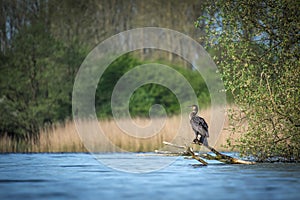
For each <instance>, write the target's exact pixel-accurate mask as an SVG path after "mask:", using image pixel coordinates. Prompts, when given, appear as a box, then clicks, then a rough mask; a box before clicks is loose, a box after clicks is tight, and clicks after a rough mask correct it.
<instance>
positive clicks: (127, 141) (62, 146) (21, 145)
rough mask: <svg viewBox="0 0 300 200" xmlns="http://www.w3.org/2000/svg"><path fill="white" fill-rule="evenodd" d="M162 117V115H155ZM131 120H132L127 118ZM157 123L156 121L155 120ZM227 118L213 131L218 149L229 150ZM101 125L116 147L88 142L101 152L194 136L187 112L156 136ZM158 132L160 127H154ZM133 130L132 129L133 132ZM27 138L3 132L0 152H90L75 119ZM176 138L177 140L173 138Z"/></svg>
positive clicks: (143, 148)
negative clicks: (220, 129)
mask: <svg viewBox="0 0 300 200" xmlns="http://www.w3.org/2000/svg"><path fill="white" fill-rule="evenodd" d="M210 113H211V110H210V109H206V110H202V111H201V115H202V116H203V117H204V118H205V119H207V120H209V119H210ZM133 120H134V122H135V123H136V124H138V125H139V126H145V125H147V124H149V122H150V121H149V119H146V118H140V117H139V118H134V119H133ZM154 120H162V119H154ZM127 121H128V123H132V122H131V121H129V120H127ZM90 123H92V122H88V121H87V122H85V126H87V127H89V124H90ZM154 123H155V122H154ZM179 124H182V127H183V130H182V131H180V132H178V128H177V127H178V126H179ZM227 125H228V119H226V121H225V128H224V130H223V131H222V132H221V133H220V135H214V134H211V137H210V138H209V142H210V144H211V145H213V146H215V147H216V149H219V150H228V149H227V148H225V147H224V145H225V144H226V138H228V137H229V132H228V131H227V130H226V127H227ZM99 126H100V127H101V129H102V130H103V133H105V136H106V137H107V138H108V141H110V142H111V143H112V144H113V146H115V147H116V148H115V149H112V148H110V149H105V147H106V146H108V145H107V143H106V142H105V141H103V140H101V139H100V138H99V139H98V140H97V138H96V139H95V140H93V144H89V145H88V146H98V147H99V151H100V152H108V151H120V150H123V151H125V152H126V151H127V152H153V151H154V150H159V149H161V148H162V147H163V141H174V142H178V143H186V144H189V143H190V142H191V141H192V140H193V138H194V133H193V132H192V130H191V128H190V127H189V121H188V116H185V117H184V118H181V117H180V116H173V117H169V118H167V119H166V124H165V126H164V127H163V128H162V129H161V130H160V131H159V132H158V133H157V134H155V135H154V136H152V137H147V138H142V135H141V134H137V136H138V137H136V138H134V137H132V136H130V135H129V134H127V133H125V132H123V131H122V130H121V129H120V128H119V127H118V126H117V124H116V123H115V121H114V120H104V119H103V120H100V121H99ZM152 129H153V131H155V132H157V127H153V128H152ZM131 134H132V133H131ZM28 138H29V139H27V140H17V139H16V138H12V137H9V136H8V135H3V136H2V137H1V138H0V152H2V153H10V152H19V153H40V152H43V153H53V152H88V150H87V149H86V148H85V146H84V144H83V142H82V140H81V138H80V136H79V134H78V132H77V130H76V127H75V124H74V122H73V121H68V122H66V123H64V124H56V125H52V126H51V127H48V128H44V129H42V130H41V131H40V133H39V136H38V137H37V138H35V139H34V138H32V137H28ZM174 139H175V140H174Z"/></svg>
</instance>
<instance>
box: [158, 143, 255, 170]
mask: <svg viewBox="0 0 300 200" xmlns="http://www.w3.org/2000/svg"><path fill="white" fill-rule="evenodd" d="M163 143H164V144H165V145H169V146H173V147H176V148H180V149H186V151H185V152H186V153H187V154H189V155H191V156H192V158H194V159H196V160H198V161H199V162H201V163H202V164H203V165H207V162H205V161H204V160H203V159H201V158H204V159H207V160H218V161H220V162H223V163H226V164H246V165H252V164H255V162H251V161H245V160H240V159H237V158H233V157H231V156H228V155H225V154H222V153H220V152H218V151H217V150H215V149H214V148H213V147H211V146H209V145H204V144H199V145H203V146H205V147H206V148H207V149H209V150H210V151H211V152H213V153H214V154H215V155H216V156H212V155H209V154H200V155H199V156H197V155H195V153H194V151H193V149H192V148H191V147H189V146H181V145H177V144H172V143H170V142H165V141H164V142H163ZM200 157H201V158H200Z"/></svg>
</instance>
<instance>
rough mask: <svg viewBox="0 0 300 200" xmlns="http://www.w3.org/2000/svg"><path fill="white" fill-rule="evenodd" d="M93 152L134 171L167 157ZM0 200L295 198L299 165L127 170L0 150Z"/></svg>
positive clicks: (183, 162)
mask: <svg viewBox="0 0 300 200" xmlns="http://www.w3.org/2000/svg"><path fill="white" fill-rule="evenodd" d="M97 156H98V158H100V161H101V159H102V160H105V159H110V160H111V161H113V162H115V163H121V164H122V165H121V166H130V167H131V168H135V167H136V168H139V170H140V169H141V166H140V165H137V166H136V165H135V163H138V162H136V160H139V159H140V158H142V159H147V160H151V162H154V163H159V162H161V161H162V159H163V160H165V159H169V158H168V157H163V156H151V155H149V154H99V155H97ZM104 163H105V162H104ZM139 170H137V171H135V172H141V171H139ZM125 171H126V170H125ZM0 199H9V200H11V199H101V200H102V199H103V200H105V199H110V200H118V199H137V200H140V199H143V200H148V199H151V200H158V199H163V200H168V199H170V200H177V199H178V200H183V199H184V200H185V199H208V200H211V199H243V200H244V199H300V164H299V163H298V164H296V163H265V164H256V165H223V164H218V163H216V162H214V163H211V165H209V166H206V167H204V166H199V165H198V163H197V161H195V160H189V159H184V158H183V157H177V158H176V160H174V161H173V162H171V163H170V164H169V165H167V166H165V167H164V168H162V169H160V170H153V171H152V172H149V173H127V172H122V171H119V170H116V169H112V168H109V167H107V166H105V165H104V164H103V162H99V161H98V160H97V159H95V156H93V155H91V154H76V153H74V154H0Z"/></svg>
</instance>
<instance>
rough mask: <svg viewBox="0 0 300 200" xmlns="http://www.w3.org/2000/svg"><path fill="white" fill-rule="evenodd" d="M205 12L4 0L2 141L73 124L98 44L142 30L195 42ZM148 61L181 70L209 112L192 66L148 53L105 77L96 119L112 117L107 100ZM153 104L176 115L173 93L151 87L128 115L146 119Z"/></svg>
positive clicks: (149, 5)
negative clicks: (83, 69) (76, 91)
mask: <svg viewBox="0 0 300 200" xmlns="http://www.w3.org/2000/svg"><path fill="white" fill-rule="evenodd" d="M203 8H204V5H203V3H202V2H201V1H194V0H189V1H185V2H181V1H159V0H153V1H139V0H128V1H116V0H113V1H111V0H99V1H98V0H88V1H80V0H75V1H74V0H65V1H58V0H51V1H45V0H24V1H19V0H0V9H1V12H0V45H1V46H0V58H1V61H0V64H1V65H0V116H1V118H0V133H1V135H3V134H7V135H9V136H11V137H14V138H17V139H26V138H28V137H37V136H38V134H39V132H40V129H41V128H43V127H47V126H49V125H51V124H52V123H56V122H63V121H65V120H67V119H69V118H71V117H72V113H71V101H72V99H71V98H72V87H73V82H74V78H75V76H76V73H77V70H78V69H79V67H80V64H81V63H82V61H83V60H84V58H85V56H86V55H87V53H88V52H89V51H90V50H92V49H93V48H94V47H95V46H96V45H97V44H98V43H99V42H101V41H103V40H105V39H107V38H109V37H110V36H112V35H114V34H116V33H119V32H122V31H125V30H129V29H132V28H136V27H145V26H158V27H164V28H171V29H174V30H177V31H180V32H183V33H185V34H187V35H189V36H191V37H194V38H197V37H198V35H199V33H200V32H201V30H197V29H195V28H194V24H193V23H194V21H195V20H196V19H197V17H198V16H199V12H201V10H203ZM170 42H171V41H170ZM120 45H130V44H126V41H124V44H120ZM190 53H193V52H190ZM149 59H151V61H154V62H164V63H168V64H172V66H174V67H177V68H178V69H179V70H180V71H181V73H183V74H185V76H186V77H188V78H189V79H190V80H191V83H192V85H193V87H194V88H195V90H196V93H197V94H198V95H199V97H201V105H202V106H208V105H209V103H210V98H209V94H208V91H207V88H206V85H205V83H204V81H203V79H201V78H200V79H199V78H198V77H197V74H196V73H195V72H193V71H192V70H190V69H191V68H192V67H191V65H190V64H189V63H186V62H185V61H183V60H181V59H180V58H178V57H176V56H175V55H173V54H169V53H167V52H158V53H156V52H154V51H151V50H149V49H146V50H141V51H139V52H133V53H132V54H127V55H124V56H122V57H120V58H119V59H118V60H116V61H115V62H114V63H112V65H111V66H110V67H109V68H108V69H107V71H106V72H105V73H104V75H103V77H102V79H101V80H100V84H99V87H98V89H97V92H96V105H95V106H96V109H97V114H98V117H100V118H108V117H110V116H111V106H110V97H111V93H112V91H113V87H114V85H115V83H116V82H117V80H118V79H119V78H120V77H121V76H122V75H123V74H124V73H125V72H127V71H129V70H130V69H132V68H133V67H134V66H136V65H138V64H142V63H143V62H147V61H148V62H149ZM182 66H183V67H185V69H183V68H182ZM137 78H141V79H142V78H143V77H137ZM149 91H150V92H149ZM141 99H142V100H143V101H141ZM155 103H160V104H163V105H166V109H167V113H168V114H169V115H174V114H178V112H179V105H178V102H177V100H176V98H175V96H174V95H173V94H172V93H171V92H170V91H167V89H166V88H163V87H162V86H159V85H154V84H148V85H146V86H144V87H142V88H140V89H139V90H137V91H136V92H135V93H134V95H133V97H132V101H131V106H130V110H131V114H132V115H133V116H145V117H147V116H148V112H149V107H150V106H151V105H153V104H155ZM99 110H101V112H100V111H99Z"/></svg>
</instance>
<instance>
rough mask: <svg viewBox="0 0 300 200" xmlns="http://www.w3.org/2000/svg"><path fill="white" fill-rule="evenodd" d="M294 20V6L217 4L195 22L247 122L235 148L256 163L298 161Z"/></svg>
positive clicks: (296, 29) (298, 72)
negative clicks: (253, 158) (203, 26)
mask: <svg viewBox="0 0 300 200" xmlns="http://www.w3.org/2000/svg"><path fill="white" fill-rule="evenodd" d="M299 16H300V15H299V2H297V1H285V0H278V1H272V2H262V1H251V2H250V1H228V0H221V1H217V2H216V3H215V4H214V5H211V6H210V7H208V9H207V14H206V15H205V17H201V18H199V20H198V21H197V22H196V25H197V26H199V25H201V24H205V27H206V31H207V36H206V38H202V39H203V40H204V41H206V45H207V46H209V47H210V48H212V49H214V52H215V57H214V58H215V61H216V63H217V65H218V66H219V67H220V71H221V73H222V76H223V81H224V84H225V87H226V89H227V90H229V91H230V92H231V93H232V94H233V96H234V100H235V102H236V104H238V105H239V106H240V108H241V112H242V114H241V115H240V116H244V117H245V119H246V122H247V123H248V128H247V131H246V133H245V134H244V135H243V136H242V138H241V139H240V140H239V141H238V144H237V145H236V146H234V147H237V148H239V150H240V151H241V153H242V154H245V155H252V156H255V157H256V158H257V160H260V161H266V160H268V159H272V158H275V157H276V158H281V159H282V160H299V158H300V130H299V126H300V107H299V105H300V101H299V98H300V91H299V88H300V82H299V80H300V79H299V77H300V65H299V64H300V61H299V51H300V48H299V47H300V45H299V40H300V36H299V22H300V18H299ZM232 119H233V120H234V121H233V123H234V126H233V128H234V129H235V130H237V129H238V127H237V126H238V123H239V122H240V121H241V120H242V119H241V117H238V118H236V116H232ZM242 125H245V124H242Z"/></svg>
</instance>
